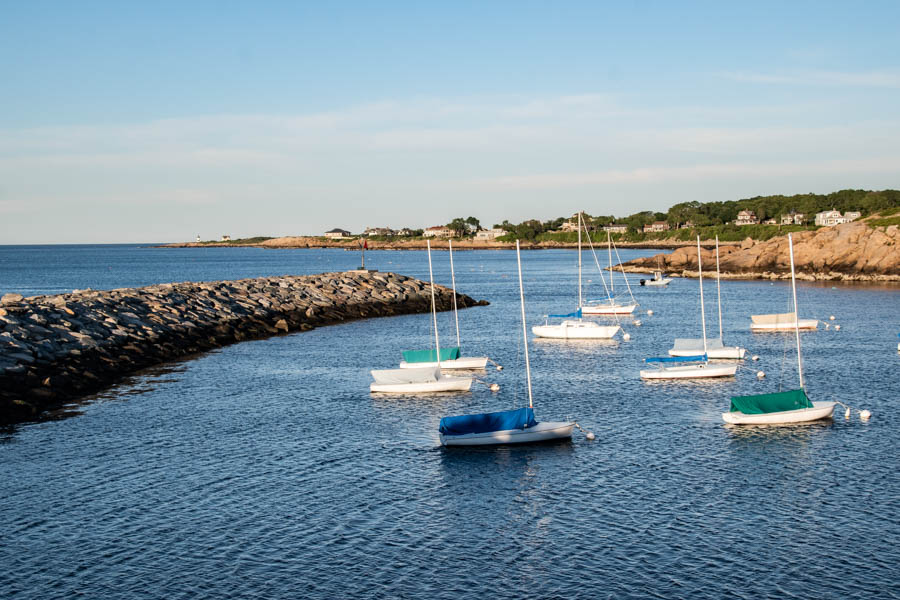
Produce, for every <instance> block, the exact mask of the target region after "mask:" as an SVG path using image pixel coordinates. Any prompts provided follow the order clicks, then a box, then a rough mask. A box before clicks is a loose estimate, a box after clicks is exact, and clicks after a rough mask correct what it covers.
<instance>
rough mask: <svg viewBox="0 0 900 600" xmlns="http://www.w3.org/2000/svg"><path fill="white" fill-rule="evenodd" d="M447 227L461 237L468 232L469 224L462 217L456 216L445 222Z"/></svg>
mask: <svg viewBox="0 0 900 600" xmlns="http://www.w3.org/2000/svg"><path fill="white" fill-rule="evenodd" d="M447 227H448V228H449V229H450V230H452V231H453V233H455V234H456V236H457V237H462V236H464V235H466V234H467V233H469V225H468V223H466V220H465V219H463V218H462V217H456V218H455V219H453V220H452V221H450V222H449V223H447Z"/></svg>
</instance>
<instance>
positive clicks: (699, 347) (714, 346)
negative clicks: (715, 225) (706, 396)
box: [669, 236, 747, 359]
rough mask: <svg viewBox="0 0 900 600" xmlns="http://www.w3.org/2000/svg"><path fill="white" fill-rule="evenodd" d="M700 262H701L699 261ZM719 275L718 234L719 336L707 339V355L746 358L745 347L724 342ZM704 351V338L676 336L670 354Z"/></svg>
mask: <svg viewBox="0 0 900 600" xmlns="http://www.w3.org/2000/svg"><path fill="white" fill-rule="evenodd" d="M698 264H699V263H698ZM720 279H721V278H720V276H719V236H716V297H717V299H718V305H719V337H718V338H715V339H711V340H707V341H706V355H707V356H708V357H709V358H736V359H741V358H744V355H745V354H747V350H746V349H745V348H741V347H740V346H725V345H724V344H723V343H722V286H721V282H720ZM702 352H703V340H701V339H697V338H676V339H675V347H674V348H672V349H671V350H669V356H694V355H697V354H701V353H702Z"/></svg>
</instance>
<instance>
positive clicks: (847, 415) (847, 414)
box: [844, 406, 850, 419]
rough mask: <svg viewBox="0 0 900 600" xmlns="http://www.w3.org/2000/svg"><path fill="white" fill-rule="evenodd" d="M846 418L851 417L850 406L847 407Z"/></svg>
mask: <svg viewBox="0 0 900 600" xmlns="http://www.w3.org/2000/svg"><path fill="white" fill-rule="evenodd" d="M844 418H845V419H849V418H850V407H849V406H848V407H847V410H845V411H844Z"/></svg>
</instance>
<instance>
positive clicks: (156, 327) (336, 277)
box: [0, 272, 487, 424]
mask: <svg viewBox="0 0 900 600" xmlns="http://www.w3.org/2000/svg"><path fill="white" fill-rule="evenodd" d="M435 290H436V301H437V307H438V310H449V309H451V308H452V297H453V293H452V291H450V290H449V289H447V288H444V287H441V286H435ZM457 303H458V305H459V307H460V308H463V307H467V306H475V305H480V304H487V303H486V302H484V301H479V302H476V301H475V300H473V299H472V298H470V297H468V296H465V295H462V294H458V295H457ZM430 310H431V292H430V288H429V284H428V283H426V282H422V281H418V280H416V279H411V278H409V277H405V276H403V275H397V274H394V273H365V272H347V273H323V274H321V275H311V276H303V277H294V276H285V277H264V278H259V279H242V280H239V281H216V282H209V283H175V284H160V285H151V286H147V287H143V288H135V289H117V290H110V291H93V290H80V291H75V292H73V293H71V294H61V295H57V296H34V297H31V298H23V297H22V296H20V295H18V294H6V295H5V296H3V297H2V299H0V424H3V423H14V422H19V421H24V420H29V419H33V418H35V417H36V416H38V415H39V414H40V412H41V411H43V410H46V409H48V408H53V407H55V406H59V405H60V404H62V403H64V402H66V401H69V400H71V399H73V398H77V397H79V396H82V395H85V394H90V393H93V392H96V391H98V390H100V389H102V388H103V387H105V386H107V385H109V384H110V383H113V382H115V381H117V380H119V379H120V378H121V377H123V376H124V375H127V374H128V373H132V372H134V371H136V370H138V369H142V368H145V367H148V366H151V365H156V364H159V363H163V362H166V361H169V360H173V359H178V358H181V357H184V356H187V355H190V354H195V353H197V352H203V351H206V350H211V349H213V348H218V347H221V346H225V345H227V344H232V343H234V342H239V341H242V340H248V339H259V338H264V337H268V336H271V335H276V334H279V333H287V332H291V331H305V330H308V329H312V328H313V327H316V326H317V325H327V324H332V323H338V322H340V321H345V320H348V319H360V318H366V317H383V316H389V315H398V314H406V313H416V312H427V311H430Z"/></svg>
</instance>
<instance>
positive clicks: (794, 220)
mask: <svg viewBox="0 0 900 600" xmlns="http://www.w3.org/2000/svg"><path fill="white" fill-rule="evenodd" d="M805 222H806V215H804V214H803V213H795V212H793V211H791V212H789V213H788V214H786V215H781V224H782V225H803V223H805Z"/></svg>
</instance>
